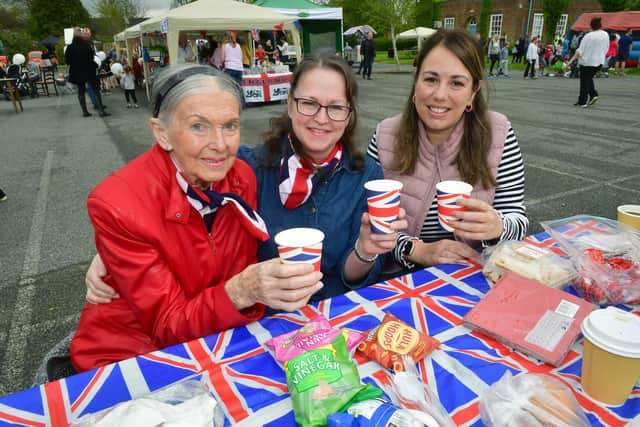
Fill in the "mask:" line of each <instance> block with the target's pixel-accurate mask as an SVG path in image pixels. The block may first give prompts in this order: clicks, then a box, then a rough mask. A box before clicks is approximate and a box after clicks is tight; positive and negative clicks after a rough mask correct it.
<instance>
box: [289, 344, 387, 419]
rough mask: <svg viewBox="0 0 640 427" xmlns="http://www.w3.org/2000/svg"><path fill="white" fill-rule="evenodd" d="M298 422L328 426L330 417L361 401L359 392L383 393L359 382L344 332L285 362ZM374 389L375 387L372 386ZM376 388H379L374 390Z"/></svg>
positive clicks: (367, 393) (369, 393)
mask: <svg viewBox="0 0 640 427" xmlns="http://www.w3.org/2000/svg"><path fill="white" fill-rule="evenodd" d="M284 370H285V373H286V375H287V386H288V387H289V394H290V395H291V400H292V401H293V412H294V414H295V419H296V422H297V423H298V424H300V425H302V426H303V427H315V426H325V425H326V424H327V417H328V416H329V415H331V414H333V413H335V412H338V411H340V410H341V409H343V407H345V406H348V404H351V403H352V401H358V400H361V399H359V397H358V396H359V395H361V394H366V395H367V397H366V398H370V397H369V396H371V394H372V393H373V394H377V395H381V394H382V392H380V391H379V390H378V389H375V388H374V387H371V386H365V385H364V384H362V383H360V376H359V375H358V368H357V367H356V365H355V363H354V362H352V361H351V360H350V358H349V352H348V351H347V344H346V342H345V339H344V335H343V334H339V335H338V336H337V337H336V339H335V340H334V341H333V342H331V344H328V345H325V346H322V347H318V348H315V349H313V350H309V351H307V352H306V353H304V354H301V355H300V356H297V357H295V358H293V359H291V360H289V361H287V362H285V364H284ZM371 389H374V390H371ZM375 390H377V392H375Z"/></svg>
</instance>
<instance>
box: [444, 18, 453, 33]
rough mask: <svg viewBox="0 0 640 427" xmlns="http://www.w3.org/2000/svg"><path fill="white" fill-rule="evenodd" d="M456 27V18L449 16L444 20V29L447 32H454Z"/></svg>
mask: <svg viewBox="0 0 640 427" xmlns="http://www.w3.org/2000/svg"><path fill="white" fill-rule="evenodd" d="M455 27H456V18H455V17H453V16H449V17H446V18H444V29H445V30H453V29H454V28H455Z"/></svg>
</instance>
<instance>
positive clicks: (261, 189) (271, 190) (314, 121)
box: [86, 55, 407, 303]
mask: <svg viewBox="0 0 640 427" xmlns="http://www.w3.org/2000/svg"><path fill="white" fill-rule="evenodd" d="M357 89H358V86H357V83H356V82H355V79H354V75H353V72H352V71H351V69H350V67H349V65H348V64H347V63H346V62H345V61H344V60H343V59H341V58H339V57H337V56H335V55H314V56H311V57H307V58H305V59H304V60H303V61H302V62H301V63H300V64H299V65H298V67H297V68H296V71H295V72H294V74H293V76H292V79H291V90H290V92H289V98H288V101H287V111H286V112H285V113H284V114H282V115H281V116H280V117H277V118H274V119H273V120H272V121H271V128H270V129H269V130H268V132H267V133H266V134H265V142H264V144H261V145H258V146H257V147H253V148H250V147H240V151H239V157H240V158H241V159H243V160H246V161H247V162H248V163H249V164H250V165H251V166H252V167H253V169H254V170H255V172H256V176H257V181H258V212H259V213H260V215H261V216H262V217H263V218H264V220H265V223H266V224H267V227H268V229H269V232H270V233H271V236H272V237H273V236H274V235H275V234H276V233H278V232H279V231H281V230H284V229H288V228H293V227H312V228H317V229H319V230H321V231H322V232H323V233H324V234H325V240H324V242H323V248H322V261H321V267H320V269H321V271H322V274H323V283H324V287H323V288H322V290H321V291H319V292H317V293H315V294H314V295H313V296H312V297H311V301H318V300H321V299H324V298H328V297H332V296H334V295H339V294H342V293H345V292H347V291H349V290H351V289H357V288H360V287H362V286H366V285H369V284H371V283H375V281H376V280H377V277H378V273H379V272H380V269H381V266H382V263H383V258H384V257H381V256H380V257H379V255H381V254H383V253H387V252H389V251H390V250H392V249H393V248H394V246H395V242H396V238H397V233H391V234H387V235H376V234H372V233H371V229H370V223H369V216H368V214H367V213H366V211H367V201H366V193H365V189H364V183H365V182H367V181H369V180H373V179H380V178H382V170H381V169H380V166H379V165H377V164H376V163H375V162H374V161H373V160H371V159H369V158H366V157H364V156H363V155H362V153H360V152H359V150H358V149H357V146H356V140H355V138H354V132H355V130H356V127H357V118H358V114H357V105H358V104H357ZM403 216H404V211H401V217H403ZM406 225H407V223H406V221H405V220H403V219H402V218H401V219H400V220H398V221H395V222H394V223H392V228H393V229H394V230H400V229H402V228H404V227H406ZM277 257H278V251H277V247H276V245H275V243H274V241H273V240H272V239H270V240H268V241H267V242H265V243H264V244H262V245H260V247H259V251H258V258H259V259H260V260H267V259H271V258H277ZM105 274H106V270H105V269H104V266H103V265H102V263H101V262H100V260H99V257H96V258H94V262H92V264H91V267H90V268H89V271H88V272H87V277H86V284H87V300H88V301H90V302H94V303H102V302H107V301H110V300H111V298H114V297H116V296H117V293H116V292H115V291H114V290H113V289H111V288H109V287H108V286H105V284H104V283H103V282H102V281H101V279H100V277H101V276H104V275H105Z"/></svg>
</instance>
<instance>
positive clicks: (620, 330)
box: [580, 307, 640, 358]
mask: <svg viewBox="0 0 640 427" xmlns="http://www.w3.org/2000/svg"><path fill="white" fill-rule="evenodd" d="M580 329H581V330H582V335H584V337H585V338H586V339H588V340H589V341H591V343H593V344H594V345H596V346H598V347H600V348H601V349H603V350H606V351H608V352H609V353H613V354H617V355H619V356H623V357H631V358H640V316H636V315H635V314H633V313H629V312H627V311H624V310H621V309H619V308H616V307H607V308H604V309H600V310H594V311H592V312H591V314H589V316H587V318H586V319H584V321H583V322H582V326H581V327H580Z"/></svg>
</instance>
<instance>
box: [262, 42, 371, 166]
mask: <svg viewBox="0 0 640 427" xmlns="http://www.w3.org/2000/svg"><path fill="white" fill-rule="evenodd" d="M317 68H322V69H327V70H333V71H336V72H337V73H339V74H340V75H341V76H342V77H343V78H344V83H345V91H346V97H347V103H348V104H349V106H350V107H351V114H350V115H349V119H348V120H349V123H347V126H346V128H345V130H344V134H342V138H341V140H340V141H341V142H342V149H343V151H344V152H345V153H346V154H347V155H348V156H349V158H350V160H351V166H352V167H353V168H354V169H362V168H363V167H364V156H363V154H362V152H360V150H358V148H357V147H356V141H355V131H356V127H357V125H358V104H357V97H358V84H357V83H356V80H355V77H354V74H353V71H352V70H351V67H349V65H348V64H347V63H346V62H345V61H344V59H342V58H340V57H339V56H336V55H331V54H317V55H312V56H308V57H305V58H304V59H303V60H302V62H301V63H300V64H299V65H298V67H297V68H296V71H295V72H294V73H293V76H292V77H291V88H290V89H289V102H294V101H293V96H294V94H295V92H296V89H297V87H298V82H299V81H300V78H301V77H302V76H303V75H304V74H305V73H307V72H308V71H311V70H315V69H317ZM287 134H291V143H292V145H293V149H294V150H295V152H296V153H298V154H302V153H304V149H303V147H302V144H301V143H300V141H299V140H298V138H297V137H296V135H295V134H294V133H293V126H292V124H291V119H290V118H289V114H288V112H287V111H285V112H284V114H282V115H280V116H278V117H275V118H273V119H271V129H269V130H268V131H267V132H265V133H264V135H263V136H264V145H265V148H266V156H265V166H271V165H272V164H273V161H274V160H275V159H278V158H280V156H281V154H282V153H281V145H280V144H281V143H282V139H283V138H284V137H285V136H286V135H287Z"/></svg>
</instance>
